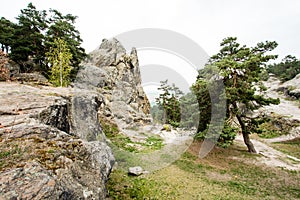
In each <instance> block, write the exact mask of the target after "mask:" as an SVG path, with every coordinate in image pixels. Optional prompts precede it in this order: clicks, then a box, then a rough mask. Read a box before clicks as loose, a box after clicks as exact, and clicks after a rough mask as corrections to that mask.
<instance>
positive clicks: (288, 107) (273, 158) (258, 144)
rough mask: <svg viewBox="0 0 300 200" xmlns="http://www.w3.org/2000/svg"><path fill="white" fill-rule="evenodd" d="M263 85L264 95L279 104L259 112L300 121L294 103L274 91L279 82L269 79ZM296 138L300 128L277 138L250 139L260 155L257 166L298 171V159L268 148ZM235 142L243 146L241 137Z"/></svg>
mask: <svg viewBox="0 0 300 200" xmlns="http://www.w3.org/2000/svg"><path fill="white" fill-rule="evenodd" d="M264 84H265V86H266V87H267V88H268V90H267V92H266V93H265V95H267V96H268V97H272V98H279V99H280V104H279V105H270V106H265V107H263V108H262V109H260V111H263V112H266V113H269V114H271V113H276V114H279V115H283V116H286V117H287V118H289V119H291V120H299V121H300V109H299V108H298V106H297V105H296V103H295V102H294V101H289V100H287V99H286V98H285V96H283V95H282V94H279V93H278V92H276V89H277V88H279V87H280V85H281V83H280V81H279V80H278V79H276V78H271V79H270V80H269V81H267V82H265V83H264ZM297 137H300V126H299V127H295V128H293V129H292V130H291V132H290V134H288V135H282V136H280V137H277V138H272V139H260V141H258V140H255V139H252V140H251V141H252V143H253V144H254V146H255V149H256V150H257V151H258V153H259V154H260V155H262V156H260V157H257V159H256V162H257V164H265V165H267V166H270V167H282V168H285V169H288V170H297V171H298V170H300V159H299V158H296V157H293V156H290V155H288V154H285V153H282V152H280V151H278V150H276V149H274V148H272V147H271V146H270V144H271V143H274V142H283V141H288V140H292V139H294V138H297ZM236 142H237V143H239V144H244V142H243V137H242V136H241V135H238V136H237V138H236Z"/></svg>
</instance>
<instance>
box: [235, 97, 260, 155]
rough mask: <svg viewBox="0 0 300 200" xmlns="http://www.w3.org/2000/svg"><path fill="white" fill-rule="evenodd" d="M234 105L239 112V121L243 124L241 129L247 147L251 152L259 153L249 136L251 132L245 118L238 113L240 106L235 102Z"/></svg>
mask: <svg viewBox="0 0 300 200" xmlns="http://www.w3.org/2000/svg"><path fill="white" fill-rule="evenodd" d="M233 107H234V109H235V110H236V112H237V114H236V118H237V119H238V121H239V124H240V126H241V129H242V134H243V138H244V143H245V144H246V146H247V148H248V151H249V152H250V153H257V152H256V150H255V148H254V145H253V143H252V142H251V140H250V137H249V132H248V131H247V127H246V124H245V123H244V121H243V119H242V116H241V115H240V114H238V106H237V103H236V102H235V103H233Z"/></svg>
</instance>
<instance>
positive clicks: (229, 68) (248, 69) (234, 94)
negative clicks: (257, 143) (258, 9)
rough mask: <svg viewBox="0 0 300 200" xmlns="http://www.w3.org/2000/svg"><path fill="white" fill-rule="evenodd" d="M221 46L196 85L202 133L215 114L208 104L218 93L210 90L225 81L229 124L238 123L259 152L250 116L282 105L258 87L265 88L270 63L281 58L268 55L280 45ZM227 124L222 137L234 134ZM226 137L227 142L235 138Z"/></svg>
mask: <svg viewBox="0 0 300 200" xmlns="http://www.w3.org/2000/svg"><path fill="white" fill-rule="evenodd" d="M220 46H221V50H220V52H219V53H217V54H216V55H214V56H212V57H211V58H210V60H209V62H208V64H207V65H206V67H205V69H204V70H201V71H200V72H199V76H198V78H197V81H196V83H195V84H194V85H193V92H194V93H195V95H196V96H197V99H198V103H199V109H200V121H199V127H198V132H200V133H201V132H203V131H204V132H205V131H206V130H207V128H208V126H209V124H208V123H209V120H206V121H205V119H207V118H209V117H208V116H209V115H210V114H211V113H210V110H211V105H210V103H207V102H209V97H210V99H211V102H212V99H213V98H215V97H214V96H215V94H213V93H214V91H216V90H215V89H209V88H208V87H212V88H214V87H216V86H214V85H213V83H214V82H217V81H216V80H222V82H223V84H224V89H225V95H226V97H225V98H226V101H227V105H226V111H227V113H226V123H229V122H233V121H235V119H237V122H238V125H239V126H240V129H241V132H242V134H243V137H244V141H245V144H246V145H247V147H248V150H249V152H256V150H255V148H254V146H253V144H252V142H251V141H250V138H249V134H250V133H251V128H250V127H252V126H251V123H252V120H251V119H249V117H248V116H247V113H248V112H250V111H253V110H255V109H258V108H259V107H260V106H263V105H269V104H278V103H279V99H272V98H265V97H263V96H262V95H260V94H258V93H256V90H257V89H256V88H257V87H255V86H256V85H261V80H260V74H261V72H262V70H263V69H264V68H265V66H266V64H267V63H268V61H270V60H272V59H275V58H276V57H277V56H276V55H271V54H269V53H268V52H269V51H272V50H273V49H275V48H276V46H277V43H276V42H269V41H266V42H261V43H258V44H257V45H256V46H255V47H252V48H249V47H246V45H243V46H241V45H240V44H239V43H237V38H235V37H228V38H225V39H224V40H223V41H222V42H221V45H220ZM214 80H215V81H214ZM208 91H209V92H208ZM208 93H209V94H208ZM217 106H218V105H217ZM220 106H221V105H220ZM201 113H202V114H201ZM201 115H204V116H201ZM201 117H202V118H201ZM226 123H225V125H224V128H223V131H222V133H221V134H231V132H234V131H233V129H234V128H232V127H231V124H230V123H229V124H226ZM210 126H211V125H210ZM231 129H232V130H231ZM224 136H225V135H223V138H224V141H226V140H228V139H229V140H232V139H233V138H234V137H232V136H229V137H224Z"/></svg>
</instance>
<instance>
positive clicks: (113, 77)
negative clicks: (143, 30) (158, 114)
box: [75, 38, 151, 128]
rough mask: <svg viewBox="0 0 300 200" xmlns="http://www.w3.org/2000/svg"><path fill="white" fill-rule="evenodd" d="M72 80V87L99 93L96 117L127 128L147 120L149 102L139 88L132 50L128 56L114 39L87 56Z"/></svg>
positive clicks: (136, 62) (139, 81)
mask: <svg viewBox="0 0 300 200" xmlns="http://www.w3.org/2000/svg"><path fill="white" fill-rule="evenodd" d="M89 57H90V58H89V59H88V60H87V61H86V62H84V63H83V64H82V65H83V67H84V69H82V70H81V71H80V72H79V74H78V77H77V79H76V83H75V87H77V88H81V89H83V88H88V89H91V88H93V89H94V90H97V91H98V92H100V93H101V94H103V97H104V100H103V102H102V103H103V104H102V106H101V107H100V114H101V115H103V116H105V117H109V118H110V119H111V120H115V121H117V122H118V125H119V126H121V127H122V128H123V127H128V126H131V125H133V123H137V122H138V123H140V124H146V123H148V122H149V119H150V121H151V118H150V116H149V114H150V103H149V101H148V98H147V96H146V94H145V93H144V90H143V88H142V86H141V75H140V69H139V63H138V57H137V52H136V49H135V48H133V49H132V51H131V53H130V55H128V54H126V50H125V49H124V47H123V46H122V45H121V44H120V42H119V41H118V40H116V39H114V38H113V39H111V40H103V42H102V44H101V45H100V47H99V48H98V49H96V50H94V51H93V52H91V54H90V55H89Z"/></svg>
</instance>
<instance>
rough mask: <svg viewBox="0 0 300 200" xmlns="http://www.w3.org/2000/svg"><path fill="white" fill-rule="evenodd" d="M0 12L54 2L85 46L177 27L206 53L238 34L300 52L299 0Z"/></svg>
mask: <svg viewBox="0 0 300 200" xmlns="http://www.w3.org/2000/svg"><path fill="white" fill-rule="evenodd" d="M0 2H1V5H2V9H1V14H0V17H5V18H7V19H10V20H13V19H14V17H16V16H18V14H19V13H20V9H23V8H26V7H27V5H28V3H29V2H32V3H33V4H34V5H35V6H36V7H37V9H38V10H42V9H46V10H48V9H49V8H54V9H57V10H59V11H61V12H62V13H64V14H68V13H70V14H73V15H76V16H78V17H79V18H78V20H77V23H76V26H77V28H78V30H79V31H80V33H81V37H82V39H83V41H84V42H83V47H84V48H85V49H86V51H87V52H90V51H92V50H93V49H95V48H96V47H97V46H98V45H99V44H100V43H101V40H102V39H103V38H111V37H113V36H115V35H118V34H120V33H122V32H125V31H129V30H132V29H137V28H164V29H169V30H173V31H177V32H179V33H181V34H184V35H186V36H187V37H189V38H191V39H192V40H194V41H195V42H197V43H198V44H199V45H200V46H201V47H202V48H203V49H204V50H205V51H206V52H207V53H208V54H209V55H212V54H215V53H217V52H218V50H219V44H220V42H221V40H222V39H223V38H225V37H228V36H236V37H238V40H239V42H240V43H243V44H247V45H250V46H251V45H255V44H256V43H257V42H260V41H265V40H275V41H277V42H278V43H279V46H278V48H277V50H276V51H275V53H277V54H279V56H280V58H282V57H284V56H285V55H287V54H292V55H295V56H296V57H298V58H299V56H300V36H299V35H300V1H298V0H285V1H283V0H251V1H250V0H247V1H244V0H205V1H204V0H149V1H146V0H127V1H125V0H109V1H108V0H107V1H101V0H84V1H75V0H32V1H26V0H9V1H8V0H5V1H4V0H0Z"/></svg>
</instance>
